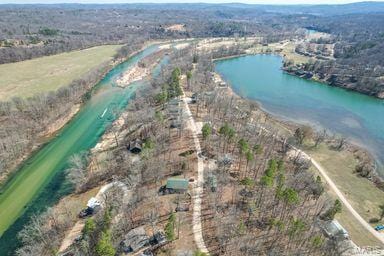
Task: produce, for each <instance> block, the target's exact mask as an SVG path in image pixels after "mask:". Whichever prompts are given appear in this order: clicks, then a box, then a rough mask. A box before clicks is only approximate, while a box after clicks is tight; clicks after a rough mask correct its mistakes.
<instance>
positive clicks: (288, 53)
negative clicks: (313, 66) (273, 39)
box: [248, 42, 312, 64]
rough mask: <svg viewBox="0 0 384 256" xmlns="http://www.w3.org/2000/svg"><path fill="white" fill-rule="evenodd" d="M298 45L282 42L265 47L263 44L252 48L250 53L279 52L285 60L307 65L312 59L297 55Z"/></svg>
mask: <svg viewBox="0 0 384 256" xmlns="http://www.w3.org/2000/svg"><path fill="white" fill-rule="evenodd" d="M295 47H296V44H295V43H294V42H281V43H273V44H268V45H267V46H263V45H261V44H259V45H257V46H255V47H253V48H251V49H249V50H248V52H249V53H252V54H257V53H263V52H264V53H265V52H270V51H272V52H279V53H280V55H281V56H284V58H285V59H287V60H291V61H293V62H294V63H295V64H299V63H307V62H309V60H311V59H312V58H311V57H307V56H304V55H300V54H297V53H296V52H295Z"/></svg>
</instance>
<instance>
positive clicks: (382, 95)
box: [283, 66, 384, 99]
mask: <svg viewBox="0 0 384 256" xmlns="http://www.w3.org/2000/svg"><path fill="white" fill-rule="evenodd" d="M283 70H284V71H285V72H287V73H288V74H290V75H293V76H297V77H300V78H303V79H307V80H311V81H315V82H321V83H322V84H324V85H327V86H331V87H339V88H342V89H345V90H348V91H353V92H357V93H361V94H365V95H368V96H371V97H375V98H378V99H384V92H379V93H375V92H372V91H369V90H368V89H367V88H361V87H356V86H355V85H353V84H352V83H340V82H336V81H335V77H334V75H333V74H322V73H321V74H320V73H314V72H312V71H306V70H305V69H304V68H303V66H295V67H292V66H287V67H284V68H283Z"/></svg>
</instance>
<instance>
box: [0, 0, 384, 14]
mask: <svg viewBox="0 0 384 256" xmlns="http://www.w3.org/2000/svg"><path fill="white" fill-rule="evenodd" d="M26 6H31V5H24V4H0V8H7V7H8V8H9V7H12V8H23V7H26ZM33 6H36V7H44V8H65V9H78V8H81V9H105V8H117V9H143V8H144V9H152V10H155V9H157V10H158V9H164V10H229V9H248V10H253V11H260V12H272V13H284V14H312V15H326V16H330V15H343V14H365V13H383V12H384V2H370V1H367V2H358V3H351V4H326V5H263V4H242V3H227V4H209V3H183V4H179V3H170V4H164V3H159V4H155V3H132V4H33Z"/></svg>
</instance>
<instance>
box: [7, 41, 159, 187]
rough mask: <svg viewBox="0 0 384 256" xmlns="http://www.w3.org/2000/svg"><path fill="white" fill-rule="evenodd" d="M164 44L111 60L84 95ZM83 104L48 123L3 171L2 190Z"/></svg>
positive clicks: (148, 42)
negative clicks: (137, 57)
mask: <svg viewBox="0 0 384 256" xmlns="http://www.w3.org/2000/svg"><path fill="white" fill-rule="evenodd" d="M164 42H167V41H158V40H157V41H156V40H155V41H146V42H145V43H143V44H142V46H141V47H140V48H139V49H138V50H136V51H134V52H132V53H130V54H129V55H128V56H126V57H123V58H118V59H115V60H110V61H109V63H108V64H107V65H106V66H107V69H106V70H104V71H103V72H102V73H101V74H99V79H98V80H97V81H96V82H95V83H94V84H93V85H92V86H90V88H89V89H88V90H87V91H85V92H84V94H83V95H87V94H89V93H91V92H92V90H93V89H94V87H95V85H97V84H98V83H99V82H100V81H101V80H103V78H104V77H105V76H106V75H107V74H108V73H109V72H110V71H111V70H112V69H114V68H115V67H116V66H118V65H120V64H121V63H123V62H124V61H126V60H128V59H129V58H131V57H132V56H134V55H137V54H138V53H140V52H141V51H143V50H144V49H145V48H147V47H150V46H151V45H155V44H159V43H164ZM83 104H84V102H77V103H75V104H74V105H73V106H71V107H70V108H68V109H67V111H66V112H65V113H63V114H61V115H60V117H59V118H57V119H56V120H51V121H50V122H49V123H48V126H47V127H46V128H45V129H44V130H43V131H41V132H40V133H39V134H38V135H37V137H36V138H35V139H34V141H33V143H32V144H31V145H29V146H28V149H27V150H26V152H25V153H24V154H23V155H22V156H21V157H20V158H18V159H16V160H13V162H12V165H11V166H10V167H7V168H6V169H5V170H2V172H1V173H0V189H3V188H4V187H5V186H6V184H7V183H8V182H9V181H10V180H12V178H13V177H14V176H16V175H17V172H18V170H19V169H20V166H23V165H24V163H25V162H26V161H27V160H28V159H29V158H31V157H32V156H33V155H34V154H36V153H37V152H38V151H39V150H40V148H41V147H43V146H44V145H45V144H46V143H48V142H49V141H50V140H51V139H53V138H54V136H55V135H56V134H57V133H58V132H59V131H60V130H61V129H62V128H63V127H64V126H65V125H66V124H67V123H69V122H70V121H71V120H72V119H73V117H74V116H75V115H76V114H77V113H78V112H79V111H80V110H81V108H82V107H83Z"/></svg>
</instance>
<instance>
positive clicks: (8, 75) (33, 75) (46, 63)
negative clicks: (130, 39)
mask: <svg viewBox="0 0 384 256" xmlns="http://www.w3.org/2000/svg"><path fill="white" fill-rule="evenodd" d="M120 47H121V45H103V46H96V47H92V48H89V49H84V50H80V51H73V52H67V53H61V54H57V55H52V56H46V57H41V58H36V59H32V60H26V61H21V62H16V63H9V64H2V65H0V77H1V79H0V100H9V99H10V98H12V97H14V96H19V97H22V98H27V97H30V96H33V95H35V94H36V93H39V92H47V91H52V90H56V89H58V88H60V87H62V86H65V85H68V84H69V83H70V82H72V81H73V80H75V79H77V78H80V77H81V76H82V75H83V74H85V73H87V72H89V71H90V70H91V69H93V68H95V67H97V66H98V65H100V64H101V63H103V62H105V61H108V60H111V58H112V56H113V55H114V54H115V53H116V50H117V49H118V48H120Z"/></svg>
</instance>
